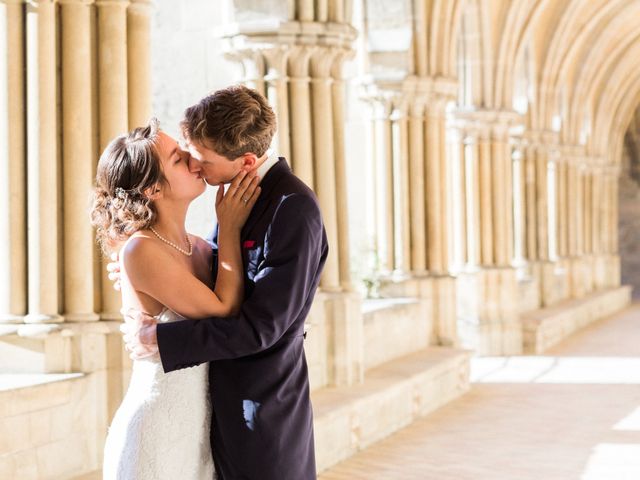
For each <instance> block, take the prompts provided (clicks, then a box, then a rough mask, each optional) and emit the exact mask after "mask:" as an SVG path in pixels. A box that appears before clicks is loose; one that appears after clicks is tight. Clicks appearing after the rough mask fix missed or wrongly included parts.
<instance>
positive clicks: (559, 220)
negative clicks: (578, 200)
mask: <svg viewBox="0 0 640 480" xmlns="http://www.w3.org/2000/svg"><path fill="white" fill-rule="evenodd" d="M568 183H569V182H568V164H567V158H566V156H565V155H564V154H563V155H560V156H559V157H558V161H557V162H556V198H557V217H556V231H557V236H558V256H560V257H561V258H565V257H567V256H568V255H569V248H568V246H569V242H568V233H569V232H568V230H569V207H568Z"/></svg>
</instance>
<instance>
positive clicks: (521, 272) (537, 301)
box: [515, 262, 542, 314]
mask: <svg viewBox="0 0 640 480" xmlns="http://www.w3.org/2000/svg"><path fill="white" fill-rule="evenodd" d="M515 269H516V278H517V280H518V313H519V314H522V313H526V312H532V311H535V310H537V309H539V308H540V305H541V303H542V298H541V296H540V295H541V292H540V265H539V264H538V263H528V262H523V263H522V264H520V265H516V266H515Z"/></svg>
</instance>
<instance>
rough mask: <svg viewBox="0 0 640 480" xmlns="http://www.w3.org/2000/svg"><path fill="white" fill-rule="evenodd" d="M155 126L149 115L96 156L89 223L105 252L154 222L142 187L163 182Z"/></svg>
mask: <svg viewBox="0 0 640 480" xmlns="http://www.w3.org/2000/svg"><path fill="white" fill-rule="evenodd" d="M158 130H159V125H158V121H157V120H156V119H155V118H152V119H151V120H150V122H149V125H147V126H146V127H141V128H136V129H133V130H132V131H131V132H129V133H128V134H125V135H121V136H119V137H117V138H115V139H114V140H112V141H111V143H109V145H107V148H105V150H104V152H103V153H102V155H101V157H100V161H99V162H98V169H97V173H96V187H95V189H94V191H93V205H92V208H91V224H92V225H93V226H94V227H95V228H96V237H97V240H98V243H99V244H100V246H101V247H102V250H103V251H104V252H105V253H107V254H108V253H109V252H111V251H113V250H115V249H116V248H117V246H118V244H119V243H120V242H122V241H125V240H127V239H128V238H129V237H130V236H131V235H133V234H134V233H135V232H137V231H138V230H143V229H145V228H148V227H150V226H151V225H153V223H154V222H155V219H156V215H157V212H156V209H155V207H154V205H153V202H152V201H151V200H150V199H149V198H148V197H147V195H145V191H147V190H148V189H150V188H154V186H155V185H157V184H162V183H164V182H165V178H164V175H163V173H162V167H161V164H160V158H159V156H158V150H157V148H156V141H157V139H158ZM147 193H148V192H147Z"/></svg>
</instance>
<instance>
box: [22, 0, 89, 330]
mask: <svg viewBox="0 0 640 480" xmlns="http://www.w3.org/2000/svg"><path fill="white" fill-rule="evenodd" d="M56 8H57V5H56V3H55V2H53V1H47V0H34V1H32V2H30V3H28V4H27V21H26V25H27V28H26V42H27V55H26V58H27V169H28V172H29V177H28V183H27V193H28V221H27V228H28V245H29V246H28V271H29V280H28V291H29V294H28V295H29V309H28V311H29V314H28V315H27V317H26V318H25V321H26V322H32V323H39V322H62V321H63V318H62V316H60V312H61V309H62V305H61V300H62V299H61V298H60V293H61V292H62V288H61V281H62V270H61V262H62V258H61V252H62V248H61V247H62V239H61V233H62V232H61V230H60V217H59V212H60V210H61V204H60V198H59V186H60V180H61V178H60V168H59V158H60V157H59V148H60V145H59V143H58V95H57V92H58V86H59V83H58V55H57V48H56V45H57V39H56V20H57V15H56ZM85 218H86V217H85Z"/></svg>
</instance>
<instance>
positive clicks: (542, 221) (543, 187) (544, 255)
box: [535, 146, 549, 261]
mask: <svg viewBox="0 0 640 480" xmlns="http://www.w3.org/2000/svg"><path fill="white" fill-rule="evenodd" d="M535 158H536V160H535V162H536V175H535V181H536V213H537V215H536V217H537V225H536V230H537V233H538V235H537V247H538V259H540V260H542V261H547V260H549V236H548V235H549V213H548V212H549V200H548V198H549V191H548V178H549V174H548V170H549V167H548V163H549V154H548V151H547V150H546V148H545V147H543V146H537V147H536V151H535Z"/></svg>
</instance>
